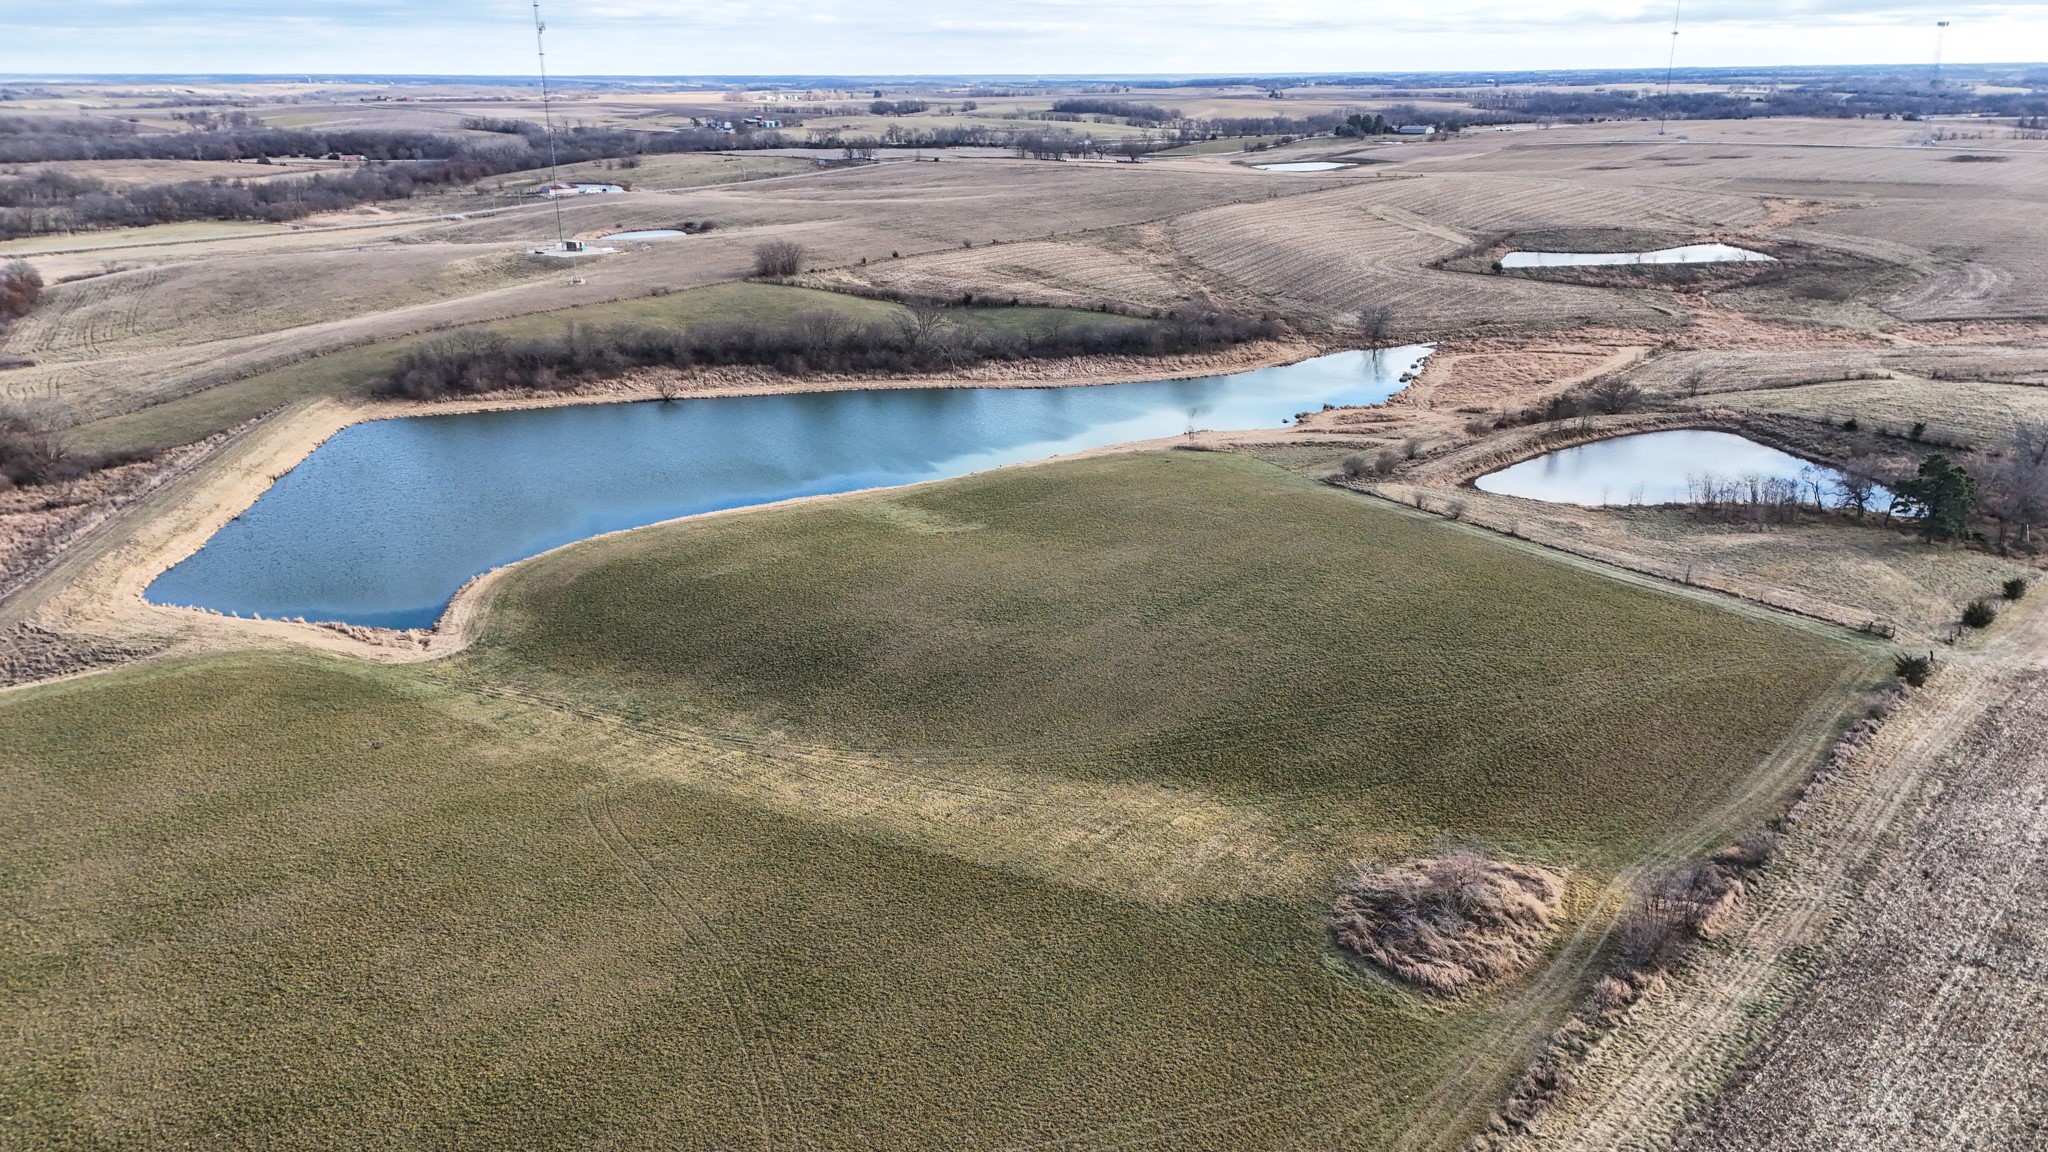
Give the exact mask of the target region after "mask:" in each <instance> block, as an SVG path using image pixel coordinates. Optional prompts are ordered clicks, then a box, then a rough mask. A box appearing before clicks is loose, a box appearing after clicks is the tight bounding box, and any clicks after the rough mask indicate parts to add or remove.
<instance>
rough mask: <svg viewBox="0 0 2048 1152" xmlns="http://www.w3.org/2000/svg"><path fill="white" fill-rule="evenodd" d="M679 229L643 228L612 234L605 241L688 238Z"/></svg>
mask: <svg viewBox="0 0 2048 1152" xmlns="http://www.w3.org/2000/svg"><path fill="white" fill-rule="evenodd" d="M688 235H689V233H688V232H685V231H683V230H682V229H680V228H643V229H641V230H640V231H638V232H614V233H612V234H611V235H609V236H606V237H604V239H606V240H668V239H671V238H673V237H676V236H688Z"/></svg>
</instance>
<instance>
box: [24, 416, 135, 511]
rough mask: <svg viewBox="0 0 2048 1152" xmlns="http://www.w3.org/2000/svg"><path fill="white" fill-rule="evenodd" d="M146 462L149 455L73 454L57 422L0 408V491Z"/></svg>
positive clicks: (59, 481) (30, 486)
mask: <svg viewBox="0 0 2048 1152" xmlns="http://www.w3.org/2000/svg"><path fill="white" fill-rule="evenodd" d="M148 459H152V454H150V453H148V452H77V451H73V450H72V449H70V448H67V447H65V445H64V441H63V439H62V437H61V436H60V435H59V434H58V425H57V422H56V421H54V420H52V419H49V418H48V417H46V416H44V415H41V414H39V413H36V412H32V411H28V410H25V409H17V408H4V407H0V492H4V491H6V490H8V489H10V488H32V487H36V486H38V485H42V484H57V483H62V482H63V481H66V480H76V479H78V478H79V477H81V476H85V475H88V474H90V473H92V472H96V471H98V470H99V469H101V468H113V467H116V466H118V465H122V464H133V463H135V462H137V461H140V460H148Z"/></svg>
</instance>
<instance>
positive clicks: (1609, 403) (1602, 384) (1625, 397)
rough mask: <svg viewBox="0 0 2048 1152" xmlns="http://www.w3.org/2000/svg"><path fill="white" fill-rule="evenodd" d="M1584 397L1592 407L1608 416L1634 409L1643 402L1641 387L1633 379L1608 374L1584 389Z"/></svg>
mask: <svg viewBox="0 0 2048 1152" xmlns="http://www.w3.org/2000/svg"><path fill="white" fill-rule="evenodd" d="M1586 399H1587V401H1589V402H1590V403H1591V405H1592V407H1593V408H1595V409H1597V410H1599V411H1601V412H1605V413H1607V414H1608V415H1609V416H1618V415H1620V414H1621V413H1623V412H1633V411H1635V409H1636V407H1637V406H1638V405H1640V404H1641V403H1642V402H1643V389H1642V386H1641V385H1639V384H1637V383H1635V382H1634V381H1633V380H1627V379H1624V378H1622V377H1620V376H1609V377H1607V378H1606V379H1604V380H1597V381H1594V383H1593V386H1592V387H1591V388H1588V389H1586Z"/></svg>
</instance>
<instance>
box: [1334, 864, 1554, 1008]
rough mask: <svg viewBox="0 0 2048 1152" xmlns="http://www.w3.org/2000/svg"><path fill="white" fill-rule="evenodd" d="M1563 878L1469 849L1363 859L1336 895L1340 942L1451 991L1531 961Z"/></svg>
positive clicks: (1434, 988)
mask: <svg viewBox="0 0 2048 1152" xmlns="http://www.w3.org/2000/svg"><path fill="white" fill-rule="evenodd" d="M1563 898H1564V882H1563V881H1562V880H1560V879H1559V878H1558V877H1557V876H1556V875H1555V874H1553V873H1551V872H1548V871H1546V870H1544V869H1542V868H1538V867H1535V866H1533V865H1527V864H1510V863H1508V862H1506V861H1502V860H1494V859H1490V858H1488V857H1487V856H1485V855H1483V854H1481V853H1479V852H1475V851H1470V850H1464V851H1457V852H1448V853H1445V854H1443V855H1441V856H1433V857H1429V858H1427V859H1419V860H1407V861H1403V862H1402V863H1400V864H1396V865H1394V866H1393V867H1391V868H1385V869H1375V868H1372V867H1369V866H1366V865H1360V866H1359V868H1358V874H1357V876H1356V877H1355V878H1353V879H1352V880H1351V882H1350V883H1348V884H1346V885H1345V886H1344V888H1343V890H1342V891H1341V892H1340V893H1339V894H1338V896H1337V905H1336V908H1335V910H1334V911H1332V913H1331V915H1330V928H1331V931H1332V933H1333V934H1334V935H1335V936H1336V939H1337V943H1338V944H1340V945H1342V946H1343V947H1344V948H1345V949H1347V950H1348V951H1350V952H1352V953H1354V954H1355V955H1357V956H1360V957H1363V958H1364V959H1366V960H1369V961H1371V962H1372V963H1374V964H1376V965H1378V966H1379V967H1380V968H1382V969H1384V970H1385V971H1387V972H1389V973H1391V974H1392V975H1394V976H1396V977H1398V978H1399V979H1401V980H1404V981H1406V982H1408V983H1410V984H1414V985H1417V986H1419V987H1422V988H1425V989H1427V990H1429V991H1431V992H1436V993H1441V994H1450V993H1456V992H1463V991H1465V990H1467V989H1469V988H1473V987H1475V986H1478V985H1481V984H1486V983H1489V982H1491V981H1494V980H1498V979H1501V978H1502V977H1505V976H1510V975H1513V974H1514V973H1516V972H1519V971H1521V970H1523V969H1524V968H1526V967H1528V965H1529V963H1530V962H1531V961H1532V960H1534V959H1535V958H1536V956H1537V955H1538V954H1539V953H1540V952H1541V950H1542V947H1543V944H1544V942H1545V940H1547V939H1548V938H1549V935H1550V931H1551V926H1552V921H1553V919H1554V918H1555V917H1556V915H1557V911H1558V905H1559V903H1560V901H1562V900H1563Z"/></svg>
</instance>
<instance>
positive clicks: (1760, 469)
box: [1473, 430, 1891, 508]
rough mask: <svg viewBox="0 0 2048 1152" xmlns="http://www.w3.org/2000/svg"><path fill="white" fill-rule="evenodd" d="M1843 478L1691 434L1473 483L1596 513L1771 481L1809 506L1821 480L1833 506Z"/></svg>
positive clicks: (1624, 444)
mask: <svg viewBox="0 0 2048 1152" xmlns="http://www.w3.org/2000/svg"><path fill="white" fill-rule="evenodd" d="M1843 479H1845V477H1844V476H1843V475H1842V474H1841V473H1840V472H1837V471H1835V470H1834V469H1832V468H1828V467H1825V466H1823V465H1819V464H1814V463H1812V462H1810V461H1806V460H1801V459H1800V458H1799V457H1797V456H1793V455H1790V454H1788V453H1784V452H1780V451H1778V450H1777V449H1776V448H1767V447H1765V446H1764V445H1762V444H1759V443H1757V442H1756V441H1754V440H1749V439H1745V438H1743V437H1741V436H1737V435H1734V434H1733V433H1730V432H1706V431H1696V430H1685V431H1677V432H1643V433H1639V434H1637V435H1634V436H1618V437H1615V438H1614V439H1612V440H1598V441H1595V442H1593V443H1591V444H1581V445H1579V446H1578V447H1576V448H1564V449H1560V450H1559V451H1556V452H1547V453H1545V454H1543V455H1541V456H1538V457H1536V458H1535V459H1533V460H1524V461H1522V462H1521V463H1519V464H1516V465H1513V466H1512V467H1508V468H1503V469H1501V470H1500V471H1498V472H1494V473H1490V474H1488V475H1485V476H1481V477H1480V478H1479V479H1478V480H1476V481H1474V482H1473V486H1474V487H1476V488H1478V489H1479V490H1480V491H1481V492H1492V493H1495V494H1496V495H1501V496H1521V497H1525V498H1527V499H1530V500H1543V501H1547V502H1549V503H1552V504H1578V505H1581V506H1583V507H1588V508H1596V507H1600V506H1603V505H1612V504H1682V503H1686V502H1688V501H1690V500H1692V499H1695V498H1696V497H1697V496H1698V495H1699V493H1700V487H1701V485H1702V484H1703V483H1707V482H1712V483H1714V484H1716V485H1717V486H1719V487H1721V488H1723V489H1725V488H1726V487H1727V486H1728V485H1730V484H1737V483H1740V484H1742V485H1743V486H1745V487H1747V486H1748V482H1750V481H1757V482H1759V483H1760V482H1762V481H1766V480H1778V481H1783V482H1787V483H1793V484H1798V485H1801V486H1802V492H1803V493H1804V494H1805V496H1806V498H1807V500H1808V501H1809V502H1811V500H1812V495H1811V485H1812V484H1813V483H1815V482H1818V483H1819V484H1820V485H1821V486H1822V494H1823V500H1824V501H1825V502H1828V503H1840V502H1841V494H1840V487H1841V482H1842V481H1843ZM1873 495H1874V497H1875V498H1876V500H1877V506H1878V507H1883V506H1884V505H1885V504H1888V503H1889V502H1890V499H1891V496H1890V493H1888V492H1885V491H1884V490H1883V489H1878V490H1877V491H1876V492H1875V493H1874V494H1873Z"/></svg>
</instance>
